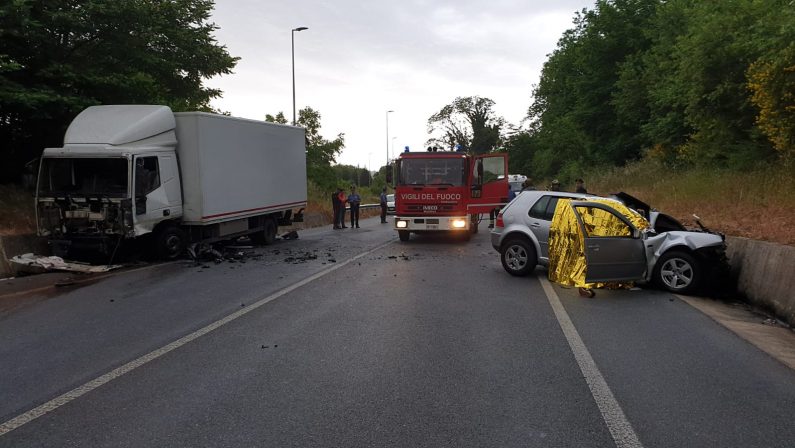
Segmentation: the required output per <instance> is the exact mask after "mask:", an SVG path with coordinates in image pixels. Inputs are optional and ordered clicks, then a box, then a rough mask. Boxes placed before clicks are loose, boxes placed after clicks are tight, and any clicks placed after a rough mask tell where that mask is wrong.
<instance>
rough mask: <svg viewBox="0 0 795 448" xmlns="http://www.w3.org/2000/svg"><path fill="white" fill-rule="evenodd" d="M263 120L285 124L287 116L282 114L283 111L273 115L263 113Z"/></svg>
mask: <svg viewBox="0 0 795 448" xmlns="http://www.w3.org/2000/svg"><path fill="white" fill-rule="evenodd" d="M265 121H269V122H271V123H279V124H287V118H286V117H285V116H284V112H279V113H278V114H276V116H275V117H274V116H273V115H271V114H265Z"/></svg>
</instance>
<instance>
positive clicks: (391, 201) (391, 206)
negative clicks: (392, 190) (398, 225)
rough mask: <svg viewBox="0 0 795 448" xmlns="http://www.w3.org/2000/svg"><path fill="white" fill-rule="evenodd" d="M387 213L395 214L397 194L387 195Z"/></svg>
mask: <svg viewBox="0 0 795 448" xmlns="http://www.w3.org/2000/svg"><path fill="white" fill-rule="evenodd" d="M386 214H387V215H394V214H395V195H394V194H388V195H386Z"/></svg>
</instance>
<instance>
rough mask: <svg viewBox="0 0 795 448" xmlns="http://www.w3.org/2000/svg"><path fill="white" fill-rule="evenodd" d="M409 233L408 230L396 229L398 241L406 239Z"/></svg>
mask: <svg viewBox="0 0 795 448" xmlns="http://www.w3.org/2000/svg"><path fill="white" fill-rule="evenodd" d="M410 236H411V233H410V232H409V231H408V230H398V238H400V241H408V240H409V237H410Z"/></svg>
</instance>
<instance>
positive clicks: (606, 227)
mask: <svg viewBox="0 0 795 448" xmlns="http://www.w3.org/2000/svg"><path fill="white" fill-rule="evenodd" d="M571 205H572V207H573V209H574V213H575V216H576V217H577V224H578V226H579V228H580V232H581V233H582V235H583V241H584V243H585V247H584V251H585V260H586V265H587V267H586V269H585V281H586V282H588V283H596V282H617V281H630V280H639V279H642V278H643V275H644V273H645V272H646V254H645V251H644V247H643V239H642V238H641V233H640V231H639V230H637V229H636V228H635V227H634V226H633V225H632V224H631V223H630V222H629V220H627V219H626V218H625V217H624V216H622V215H621V214H620V213H618V212H616V211H615V210H614V209H612V208H611V207H609V206H607V205H604V204H598V203H594V202H572V203H571Z"/></svg>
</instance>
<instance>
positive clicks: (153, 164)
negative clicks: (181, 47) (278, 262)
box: [36, 105, 306, 259]
mask: <svg viewBox="0 0 795 448" xmlns="http://www.w3.org/2000/svg"><path fill="white" fill-rule="evenodd" d="M304 207H306V147H305V139H304V129H303V128H299V127H294V126H287V125H281V124H275V123H267V122H263V121H256V120H246V119H241V118H233V117H229V116H225V115H217V114H210V113H203V112H183V113H173V112H172V111H171V109H169V108H168V107H166V106H148V105H116V106H93V107H89V108H88V109H86V110H84V111H83V112H81V113H80V114H79V115H78V116H77V117H76V118H75V119H74V120H73V121H72V123H71V124H70V125H69V128H68V129H67V131H66V135H65V137H64V145H63V147H62V148H47V149H45V150H44V153H43V155H42V158H41V163H40V166H39V177H38V185H37V190H36V213H37V216H36V220H37V223H38V232H39V234H40V235H42V236H47V237H49V238H50V241H51V243H52V245H53V248H54V250H55V251H56V252H60V253H63V252H64V251H65V250H66V249H67V248H70V247H71V248H86V247H87V248H91V249H95V250H99V251H101V252H105V253H110V252H111V251H113V250H115V249H116V248H117V247H118V245H119V244H120V243H122V242H123V240H127V239H133V238H141V237H143V238H145V239H147V240H149V242H151V244H153V247H154V249H155V253H156V254H157V255H158V256H159V257H160V258H165V259H173V258H176V257H178V256H179V255H180V254H181V253H182V252H183V251H184V250H185V248H186V246H187V244H188V243H189V242H190V241H206V242H212V241H217V240H222V239H232V238H236V237H239V236H244V235H248V236H249V237H250V238H251V239H252V240H254V242H257V243H264V244H267V243H270V242H272V241H273V240H274V238H275V237H276V234H277V231H278V226H279V225H289V224H291V223H292V222H294V221H301V220H302V218H303V209H304ZM293 210H296V212H295V213H293Z"/></svg>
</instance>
